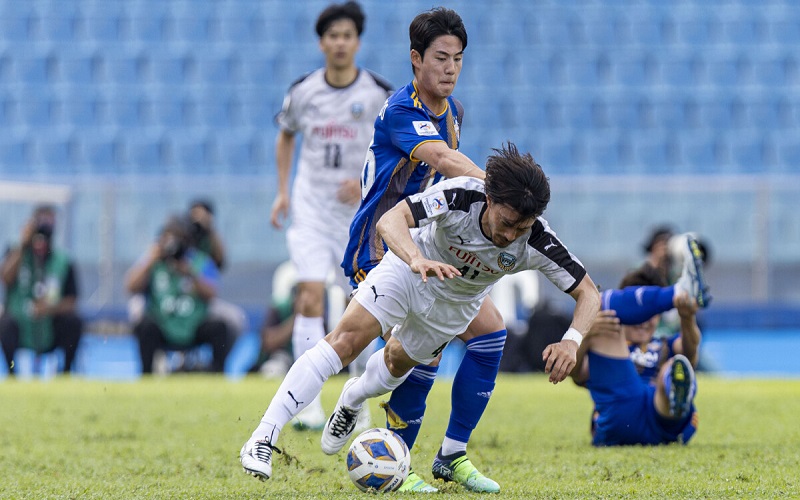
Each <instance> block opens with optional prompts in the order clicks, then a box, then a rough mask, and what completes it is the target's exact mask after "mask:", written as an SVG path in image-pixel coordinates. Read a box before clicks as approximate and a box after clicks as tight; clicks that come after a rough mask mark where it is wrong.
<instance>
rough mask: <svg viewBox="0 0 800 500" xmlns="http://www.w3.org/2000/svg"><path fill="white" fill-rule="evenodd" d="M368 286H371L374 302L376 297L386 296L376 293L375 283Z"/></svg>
mask: <svg viewBox="0 0 800 500" xmlns="http://www.w3.org/2000/svg"><path fill="white" fill-rule="evenodd" d="M370 288H372V293H374V294H375V302H378V297H386V295H382V294H379V293H378V290H377V289H376V288H375V285H372V286H370Z"/></svg>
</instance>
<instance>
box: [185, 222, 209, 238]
mask: <svg viewBox="0 0 800 500" xmlns="http://www.w3.org/2000/svg"><path fill="white" fill-rule="evenodd" d="M189 232H190V233H191V236H192V241H194V242H195V243H200V242H201V241H203V239H204V238H205V237H206V236H208V233H209V231H208V228H207V227H205V226H204V225H203V224H201V223H200V222H198V221H192V222H191V226H189Z"/></svg>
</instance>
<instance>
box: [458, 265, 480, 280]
mask: <svg viewBox="0 0 800 500" xmlns="http://www.w3.org/2000/svg"><path fill="white" fill-rule="evenodd" d="M469 270H470V267H469V266H464V267H462V268H461V269H459V270H458V272H460V273H461V276H463V277H465V278H468V279H471V280H474V279H475V278H477V277H478V274H480V271H478V270H477V269H473V270H472V275H470V276H467V275H468V274H469Z"/></svg>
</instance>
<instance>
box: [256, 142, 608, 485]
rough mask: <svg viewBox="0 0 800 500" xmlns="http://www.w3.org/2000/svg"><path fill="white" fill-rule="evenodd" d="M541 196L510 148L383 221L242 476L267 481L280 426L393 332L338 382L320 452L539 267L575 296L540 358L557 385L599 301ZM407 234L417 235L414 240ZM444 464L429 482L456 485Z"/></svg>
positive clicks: (538, 182)
mask: <svg viewBox="0 0 800 500" xmlns="http://www.w3.org/2000/svg"><path fill="white" fill-rule="evenodd" d="M549 200H550V186H549V182H548V180H547V177H545V175H544V172H542V170H541V167H539V165H538V164H536V162H535V161H534V160H533V158H532V157H531V156H530V155H529V154H524V155H522V154H519V153H518V151H517V149H516V147H515V146H514V145H513V144H509V145H508V146H507V147H505V148H503V149H502V150H500V151H496V154H495V155H492V156H491V157H489V160H488V162H487V165H486V181H485V183H484V181H482V180H479V179H474V178H470V177H457V178H453V179H448V180H444V181H441V182H439V183H438V184H435V185H433V186H431V187H430V188H428V189H426V190H425V191H424V192H422V193H420V194H415V195H411V196H409V197H408V198H406V199H405V200H403V201H401V202H400V203H398V204H397V205H396V206H395V207H394V208H393V209H391V210H389V211H388V212H387V213H386V214H384V215H383V216H382V217H381V218H380V221H379V222H378V231H379V233H380V234H381V236H382V237H383V239H384V241H385V242H386V244H387V246H388V247H389V250H390V251H389V252H388V253H387V254H386V255H385V256H384V258H383V259H382V260H381V262H380V264H378V265H377V266H376V267H375V268H374V269H373V270H372V271H371V272H370V273H369V274H368V275H367V276H366V278H365V279H364V281H362V282H361V283H359V286H358V290H357V292H356V294H355V297H354V298H355V300H353V301H351V302H350V304H349V306H348V308H347V310H346V311H345V314H344V316H343V317H342V319H341V321H340V322H339V324H338V325H337V326H336V328H334V330H333V331H332V332H331V333H330V334H328V335H327V336H326V337H325V338H324V339H323V340H322V341H320V342H318V343H317V344H316V345H315V346H314V347H313V348H312V349H309V350H308V351H306V353H305V354H304V355H303V356H302V357H301V358H300V359H298V360H297V361H296V362H295V363H294V365H293V366H292V368H291V369H290V370H289V373H288V374H287V375H286V378H285V379H284V381H283V383H282V384H281V386H280V387H279V388H278V392H277V394H276V395H275V397H274V398H273V399H272V402H271V403H270V405H269V407H268V408H267V411H266V412H265V414H264V417H263V418H262V419H261V423H260V424H259V426H258V427H257V428H256V429H255V431H254V432H253V434H252V435H251V437H250V439H249V440H248V441H247V442H246V443H245V444H244V446H243V447H242V450H241V453H240V460H241V462H242V466H243V468H244V470H245V472H247V473H249V474H252V475H254V476H256V477H258V478H260V479H262V480H263V479H269V478H270V477H271V476H272V454H273V452H275V451H279V450H277V448H276V447H275V444H276V442H277V440H278V436H279V435H280V431H281V429H282V427H283V426H284V425H285V424H286V423H287V422H288V421H289V420H290V419H291V418H292V417H294V415H296V414H297V413H298V412H299V411H300V410H302V408H303V407H304V406H305V404H307V403H306V402H307V401H310V400H312V399H313V398H314V397H315V396H316V395H318V394H319V392H320V390H321V389H322V385H323V384H324V382H325V380H327V379H328V378H329V377H330V376H332V375H335V374H336V373H338V372H339V370H341V368H342V366H343V365H344V364H346V363H348V362H349V361H350V360H352V359H354V358H355V357H356V356H357V355H358V354H359V353H360V352H361V351H362V350H363V349H364V348H365V347H366V346H367V345H369V343H370V342H372V340H373V339H375V338H376V337H378V336H379V335H381V334H383V333H385V332H387V331H390V330H391V329H392V328H393V327H394V326H395V325H400V327H399V329H398V330H397V331H395V332H393V334H392V336H391V337H390V338H389V340H388V341H387V344H386V347H384V348H383V349H381V350H379V351H377V352H375V353H374V354H373V355H372V356H371V357H370V359H369V361H368V363H367V369H366V372H365V373H364V374H363V376H361V377H357V378H352V379H350V380H348V382H347V383H346V384H345V387H344V389H343V391H342V394H341V396H340V397H339V401H338V403H337V405H336V408H335V410H334V414H333V416H332V417H331V418H330V420H329V421H328V423H327V424H326V427H325V430H324V431H323V434H322V449H323V451H324V452H325V453H328V454H333V453H336V452H337V451H339V450H340V449H341V448H342V447H343V446H344V445H345V444H346V443H347V441H348V440H349V438H350V436H351V435H352V434H353V431H354V428H355V423H356V421H357V418H358V415H359V413H360V412H361V411H362V408H363V402H364V401H365V400H366V399H368V398H371V397H376V396H379V395H381V394H386V393H388V392H390V391H392V390H393V389H395V388H396V387H398V386H399V385H400V384H401V383H402V382H403V380H405V378H406V377H407V376H408V374H409V372H410V371H411V369H412V368H413V367H414V366H416V365H419V364H425V363H429V362H430V361H432V360H433V359H434V358H435V357H436V356H437V355H438V354H439V353H440V352H441V351H442V350H443V349H444V347H445V346H446V345H447V343H448V342H450V340H452V339H453V338H454V337H455V336H456V335H458V334H460V333H461V332H463V331H464V330H465V329H466V327H467V325H469V323H470V322H471V321H472V320H473V319H474V318H475V316H477V314H478V311H479V310H480V307H481V304H482V303H483V300H484V299H485V298H486V296H487V295H488V293H489V291H490V290H491V288H492V286H493V285H494V283H496V282H497V281H498V280H499V279H500V278H501V277H502V276H504V275H505V274H511V273H517V272H520V271H524V270H527V269H535V270H539V271H540V272H542V273H543V274H544V275H545V276H546V277H547V278H548V279H549V280H550V281H551V282H552V283H553V284H554V285H556V286H557V287H558V288H559V289H561V290H562V291H564V292H566V293H569V294H570V295H571V296H572V297H573V298H574V299H575V301H576V305H575V310H574V314H573V320H572V323H571V325H570V328H569V329H568V330H567V332H566V333H565V334H564V337H563V339H562V340H561V341H560V342H557V343H554V344H550V345H549V346H548V347H547V348H546V349H545V350H544V352H543V358H544V359H545V361H546V366H545V370H546V371H547V372H548V373H550V381H551V382H552V383H554V384H555V383H558V382H561V381H563V380H564V379H565V378H566V377H567V375H568V374H569V372H570V371H571V370H572V369H573V367H574V366H575V363H576V353H577V350H578V347H579V345H580V342H581V339H582V336H583V334H585V333H586V332H588V331H589V328H590V327H591V325H592V321H593V320H594V317H595V315H596V314H597V312H598V311H599V308H600V294H599V293H598V291H597V287H596V286H595V285H594V283H593V282H592V280H591V278H590V277H589V275H588V274H587V273H586V270H585V269H584V267H583V265H582V264H581V263H580V261H579V260H578V259H577V258H576V257H574V256H573V255H572V254H571V253H570V252H569V251H568V250H567V249H566V247H565V246H564V245H563V243H562V242H561V241H560V240H559V239H558V237H557V236H556V234H555V233H554V232H553V231H552V230H550V228H549V226H548V224H547V221H546V220H545V219H543V218H542V217H541V215H542V213H543V212H544V210H545V208H546V207H547V203H548V202H549ZM413 227H419V228H420V229H419V231H417V232H416V234H415V235H414V236H413V237H412V234H411V231H410V229H409V228H413ZM431 278H433V279H431ZM463 459H464V460H466V456H464V457H463ZM445 469H446V467H445V468H443V470H441V471H440V472H441V473H442V475H440V476H439V475H437V477H442V478H443V479H445V480H458V479H457V478H454V477H448V470H445ZM436 472H437V469H436V463H434V473H436ZM459 482H461V481H459ZM462 484H464V485H465V486H466V487H468V488H469V484H465V483H463V482H462ZM496 491H499V488H498V490H496Z"/></svg>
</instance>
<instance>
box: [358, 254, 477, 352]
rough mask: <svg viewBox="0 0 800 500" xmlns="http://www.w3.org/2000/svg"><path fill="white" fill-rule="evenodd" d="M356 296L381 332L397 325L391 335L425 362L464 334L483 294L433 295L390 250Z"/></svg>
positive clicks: (473, 317) (360, 285)
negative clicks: (464, 297) (454, 297)
mask: <svg viewBox="0 0 800 500" xmlns="http://www.w3.org/2000/svg"><path fill="white" fill-rule="evenodd" d="M428 279H438V278H428ZM355 299H356V300H357V301H358V303H359V304H361V306H362V307H364V309H366V310H367V311H368V312H369V313H370V314H371V315H372V316H374V317H375V319H377V320H378V322H379V323H380V325H381V330H382V331H383V332H387V331H389V330H391V329H392V328H393V327H394V326H395V325H399V328H397V330H396V331H394V332H392V334H393V336H394V337H395V338H397V340H399V341H400V344H401V345H402V346H403V349H404V350H405V351H406V354H408V355H409V357H411V359H413V360H414V361H417V362H419V363H420V364H424V365H426V364H428V363H430V362H431V361H433V360H434V359H436V356H438V355H439V353H441V352H442V350H443V349H444V348H445V346H446V345H447V344H448V343H449V342H450V341H451V340H453V338H454V337H455V336H456V335H460V334H462V333H464V331H465V330H466V329H467V326H469V324H470V323H471V322H472V320H473V319H475V316H477V315H478V311H479V310H480V308H481V303H482V302H483V298H482V297H480V298H478V297H476V298H475V300H473V301H469V302H461V301H459V302H452V301H447V300H443V299H440V298H437V297H435V296H434V295H433V294H432V293H431V288H430V287H429V286H428V285H427V284H426V283H424V282H423V281H422V277H421V276H420V275H419V274H416V273H414V272H413V271H411V268H410V267H408V265H407V264H406V263H405V262H403V261H402V260H400V258H398V257H397V256H395V255H394V254H393V253H391V252H389V253H387V254H386V256H384V258H383V260H382V261H381V263H380V264H378V266H377V267H375V268H374V269H373V270H372V271H370V272H369V274H367V277H366V279H365V280H364V281H362V282H361V283H359V285H358V290H357V291H356V294H355Z"/></svg>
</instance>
